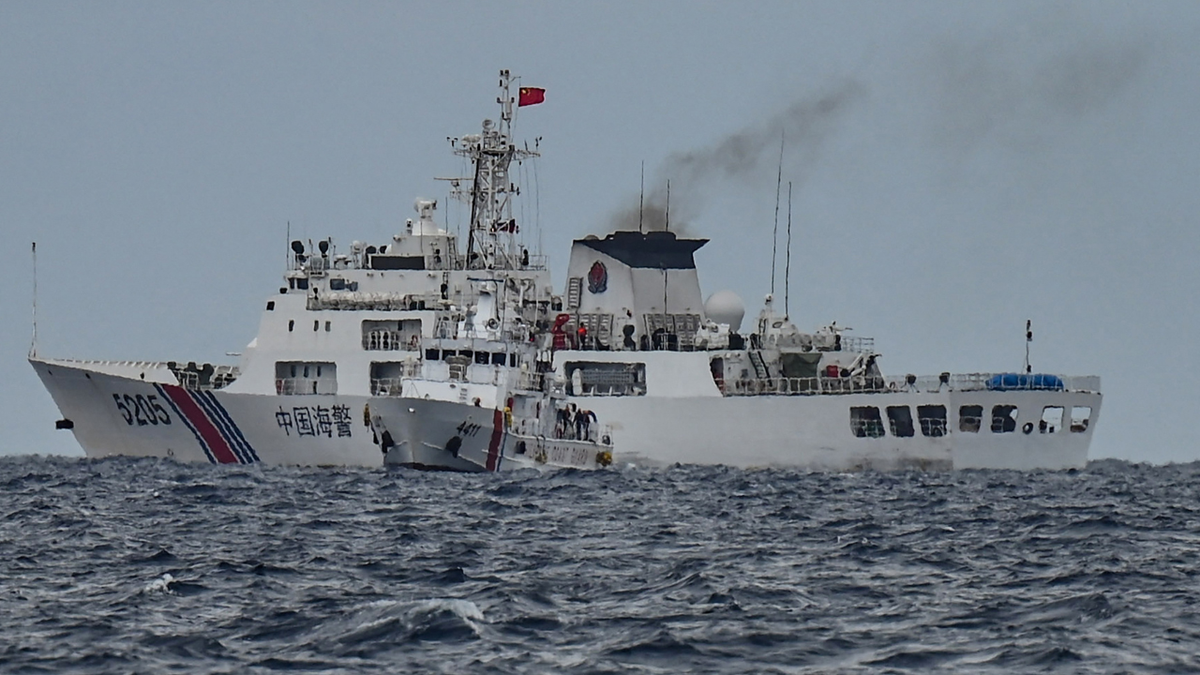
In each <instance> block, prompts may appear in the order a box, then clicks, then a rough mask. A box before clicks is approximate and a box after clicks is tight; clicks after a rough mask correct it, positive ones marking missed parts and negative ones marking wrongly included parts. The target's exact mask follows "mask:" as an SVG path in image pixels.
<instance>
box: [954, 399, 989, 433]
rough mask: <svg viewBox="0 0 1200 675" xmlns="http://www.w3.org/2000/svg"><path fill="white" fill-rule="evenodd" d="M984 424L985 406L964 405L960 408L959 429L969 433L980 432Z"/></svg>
mask: <svg viewBox="0 0 1200 675" xmlns="http://www.w3.org/2000/svg"><path fill="white" fill-rule="evenodd" d="M982 426H983V406H981V405H964V406H962V407H961V408H959V409H958V430H959V431H965V432H967V433H969V434H977V433H979V428H980V427H982Z"/></svg>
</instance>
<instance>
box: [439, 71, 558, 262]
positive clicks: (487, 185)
mask: <svg viewBox="0 0 1200 675" xmlns="http://www.w3.org/2000/svg"><path fill="white" fill-rule="evenodd" d="M512 80H513V78H512V75H511V74H510V73H509V71H508V70H501V71H500V96H499V97H497V98H496V102H497V103H499V104H500V122H499V123H498V124H497V123H495V122H493V121H492V120H484V121H483V131H482V133H479V134H469V135H466V136H462V137H460V138H452V139H450V145H451V147H453V148H454V150H453V152H454V154H456V155H459V156H461V157H465V158H466V159H468V160H469V161H470V162H471V163H472V165H474V168H475V171H474V176H472V177H471V178H461V179H453V180H451V183H450V185H451V192H450V193H451V196H453V197H455V198H456V199H459V200H460V201H463V202H466V203H469V204H470V205H471V225H470V229H469V231H468V233H467V267H468V268H469V269H520V268H521V267H522V266H523V263H522V255H521V250H520V246H519V245H518V243H517V232H518V229H519V228H518V226H517V221H516V220H515V219H513V217H512V197H513V195H518V194H520V188H519V187H517V185H516V184H515V183H514V182H512V178H511V177H510V175H509V165H510V164H511V163H512V162H513V160H517V161H521V160H524V159H527V158H531V157H540V156H541V154H540V153H539V152H538V145H539V143H538V142H537V141H535V142H534V147H533V149H532V150H530V149H529V148H518V147H517V146H516V145H515V144H514V143H513V141H512V137H511V133H512V119H513V103H514V99H513V97H512V95H511V93H510V92H509V87H510V85H511V83H512ZM538 140H540V139H538ZM466 181H469V182H470V188H469V189H464V188H463V187H462V185H463V183H464V182H466Z"/></svg>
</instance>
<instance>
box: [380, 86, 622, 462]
mask: <svg viewBox="0 0 1200 675" xmlns="http://www.w3.org/2000/svg"><path fill="white" fill-rule="evenodd" d="M500 85H501V92H500V97H499V99H498V101H499V102H500V104H501V110H500V120H499V123H498V124H492V123H491V122H485V123H484V132H483V133H482V134H480V135H478V136H473V137H470V139H469V141H464V142H459V143H458V144H457V148H458V151H459V152H461V153H463V154H464V155H466V156H467V157H468V158H469V159H470V160H471V162H472V164H473V165H474V166H475V176H474V177H473V178H471V179H469V180H468V179H461V180H462V181H463V184H466V183H468V182H469V185H470V188H469V190H463V191H462V192H461V193H460V195H461V196H462V197H464V198H465V200H466V201H468V203H470V205H471V223H470V237H469V242H470V243H469V246H470V247H471V248H470V249H469V250H470V251H473V252H476V253H474V254H470V253H469V255H470V256H471V260H472V265H471V276H470V277H468V279H467V282H468V283H469V284H470V285H471V288H470V290H469V291H468V292H466V293H464V294H463V298H462V299H463V300H464V301H466V302H465V303H464V302H460V303H441V304H440V305H436V311H434V312H433V314H432V332H431V334H429V335H426V336H423V337H422V338H421V340H420V347H419V354H420V357H421V360H420V363H419V364H417V365H415V366H414V367H410V368H406V369H405V372H404V373H403V374H402V375H400V376H399V377H396V378H393V379H392V380H389V381H388V382H382V383H381V386H380V387H379V389H378V390H377V392H376V394H377V396H376V397H374V398H373V399H372V400H371V403H370V413H369V415H368V416H369V418H370V421H371V426H372V431H373V435H374V438H375V440H376V442H377V443H378V444H379V446H380V449H381V450H383V452H384V453H385V463H386V464H387V465H389V466H403V467H409V468H416V469H425V470H448V471H501V470H506V469H516V468H525V467H534V468H541V467H558V468H578V469H594V468H598V467H602V466H607V465H608V464H610V463H611V462H612V444H611V440H610V435H609V433H608V430H606V429H602V428H600V427H599V426H598V424H597V419H596V415H595V413H594V412H592V411H590V410H588V409H586V408H584V407H582V406H578V405H575V404H571V403H569V402H567V401H566V387H565V383H564V382H562V381H558V382H555V381H554V380H553V377H548V376H547V373H548V371H549V370H550V369H551V360H552V351H551V346H552V345H551V343H550V338H551V331H550V321H551V319H552V317H554V316H557V315H558V314H559V313H560V312H561V310H562V298H561V296H552V295H550V294H549V293H539V292H538V289H539V288H543V287H545V286H546V285H547V284H548V283H549V279H548V278H547V277H546V276H545V272H544V271H541V270H539V274H538V275H535V276H532V277H531V276H530V272H529V271H528V270H526V269H524V266H523V265H522V264H521V262H520V261H521V257H522V253H521V248H520V245H519V243H518V240H517V237H516V234H517V232H516V229H515V228H514V227H512V226H511V224H512V223H513V222H514V220H513V218H512V213H511V208H512V206H511V200H510V198H509V197H510V195H511V194H513V193H515V192H516V190H517V188H516V186H515V184H514V183H513V182H512V180H511V178H510V177H509V164H510V163H511V162H512V161H514V160H519V159H523V158H524V157H527V156H529V154H530V152H529V151H527V150H524V149H518V148H517V147H516V146H515V144H514V143H513V142H512V140H511V138H510V136H509V134H510V125H511V122H512V103H513V99H512V97H511V96H510V95H509V91H508V80H507V79H505V78H502V79H501V83H500ZM431 306H433V305H431Z"/></svg>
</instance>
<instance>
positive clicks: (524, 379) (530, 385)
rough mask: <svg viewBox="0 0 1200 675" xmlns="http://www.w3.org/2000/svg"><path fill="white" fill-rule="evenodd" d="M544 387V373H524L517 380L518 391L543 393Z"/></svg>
mask: <svg viewBox="0 0 1200 675" xmlns="http://www.w3.org/2000/svg"><path fill="white" fill-rule="evenodd" d="M544 386H545V374H544V373H531V372H522V373H521V375H520V377H518V378H517V389H519V390H521V391H542V388H543V387H544Z"/></svg>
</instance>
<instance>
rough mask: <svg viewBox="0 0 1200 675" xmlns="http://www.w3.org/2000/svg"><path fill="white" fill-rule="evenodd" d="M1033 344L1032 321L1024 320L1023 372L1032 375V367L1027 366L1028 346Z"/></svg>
mask: <svg viewBox="0 0 1200 675" xmlns="http://www.w3.org/2000/svg"><path fill="white" fill-rule="evenodd" d="M1032 343H1033V320H1032V319H1025V372H1026V373H1032V372H1033V366H1031V365H1029V345H1030V344H1032Z"/></svg>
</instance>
